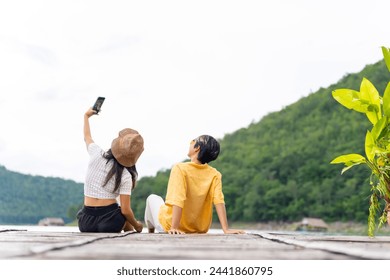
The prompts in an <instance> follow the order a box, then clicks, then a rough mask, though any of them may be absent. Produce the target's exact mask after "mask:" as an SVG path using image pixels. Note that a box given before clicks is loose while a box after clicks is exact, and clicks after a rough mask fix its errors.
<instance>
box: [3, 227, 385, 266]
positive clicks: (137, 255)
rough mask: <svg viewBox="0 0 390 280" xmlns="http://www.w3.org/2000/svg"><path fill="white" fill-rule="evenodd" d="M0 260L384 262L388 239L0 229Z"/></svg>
mask: <svg viewBox="0 0 390 280" xmlns="http://www.w3.org/2000/svg"><path fill="white" fill-rule="evenodd" d="M0 259H2V260H127V259H128V260H129V259H133V260H179V259H182V260H389V259H390V236H378V237H374V238H369V237H365V236H333V235H326V234H315V233H312V234H307V233H299V232H277V231H275V232H271V231H248V232H247V234H244V235H224V234H223V233H222V232H221V231H218V230H214V231H211V233H208V234H191V235H190V234H188V235H168V234H148V233H139V234H138V233H119V234H109V233H80V232H78V230H77V228H72V227H22V226H19V227H15V226H13V227H11V226H9V227H7V226H0Z"/></svg>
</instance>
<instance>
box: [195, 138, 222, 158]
mask: <svg viewBox="0 0 390 280" xmlns="http://www.w3.org/2000/svg"><path fill="white" fill-rule="evenodd" d="M194 140H195V145H194V148H197V147H200V150H199V154H198V160H199V161H200V162H201V163H202V164H205V163H209V162H211V161H213V160H216V159H217V157H218V155H219V152H220V147H219V143H218V141H217V140H215V138H214V137H212V136H210V135H201V136H199V137H198V138H196V139H194Z"/></svg>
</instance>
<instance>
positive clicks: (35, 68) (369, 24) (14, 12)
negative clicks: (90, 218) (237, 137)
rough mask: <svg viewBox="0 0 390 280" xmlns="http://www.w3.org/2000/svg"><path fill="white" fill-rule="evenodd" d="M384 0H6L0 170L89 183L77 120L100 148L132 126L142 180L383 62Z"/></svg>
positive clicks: (0, 59) (389, 35) (0, 39)
mask: <svg viewBox="0 0 390 280" xmlns="http://www.w3.org/2000/svg"><path fill="white" fill-rule="evenodd" d="M389 8H390V2H389V1H385V0H383V1H376V0H371V1H359V0H354V1H342V0H337V1H333V0H331V1H329V0H327V1H303V0H295V1H291V0H272V1H261V0H259V1H244V0H242V1H225V0H224V1H212V0H208V1H184V0H180V1H114V0H111V1H98V0H91V1H81V0H77V1H69V0H67V1H53V0H51V1H29V0H26V1H18V0H12V1H2V2H1V4H0V122H1V125H0V127H1V133H0V165H4V166H6V168H8V169H10V170H13V171H18V172H22V173H26V174H32V175H43V176H55V177H62V178H66V179H73V180H76V181H78V182H83V181H84V176H85V172H86V167H87V163H88V154H87V152H86V149H85V145H84V141H83V134H82V125H83V114H84V112H85V111H86V110H87V109H88V107H90V106H92V105H93V103H94V101H95V99H96V98H97V97H98V96H104V97H106V101H105V103H104V105H103V107H102V112H101V114H99V116H93V117H92V118H91V129H92V136H93V138H94V140H95V142H96V143H98V144H99V145H100V146H101V147H102V148H103V149H108V148H109V147H110V144H111V141H112V139H113V138H115V137H116V136H117V132H118V131H119V130H121V129H122V128H125V127H131V128H134V129H136V130H138V131H139V132H140V133H141V134H142V135H143V137H144V140H145V151H144V153H143V154H142V156H141V158H140V159H139V161H138V163H137V168H138V171H139V175H140V176H141V177H142V176H149V175H155V173H156V172H157V171H158V170H160V169H166V168H170V167H171V166H172V165H173V164H174V163H176V162H179V161H182V160H184V159H186V155H187V151H188V146H189V142H190V140H191V139H193V138H195V137H197V136H198V135H201V134H210V135H213V136H215V137H216V138H222V137H223V136H224V135H225V134H227V133H232V132H234V131H235V130H237V129H239V128H242V127H246V126H248V125H249V124H250V123H251V122H253V121H259V120H260V119H261V118H262V117H263V116H265V115H267V114H268V113H270V112H274V111H279V110H281V109H282V108H283V107H285V106H287V105H290V104H292V103H294V102H296V101H298V100H299V99H300V98H302V97H305V96H307V95H308V94H310V93H311V92H315V91H316V90H318V89H319V88H320V87H327V86H329V85H330V84H333V83H335V82H337V81H338V80H339V79H340V78H341V77H342V76H344V75H345V74H347V73H353V72H358V71H360V70H362V69H363V67H364V66H365V65H366V64H372V63H375V62H377V61H378V60H380V59H381V58H382V53H381V49H380V47H381V46H383V45H384V46H387V47H390V29H389V24H388V11H389V10H390V9H389Z"/></svg>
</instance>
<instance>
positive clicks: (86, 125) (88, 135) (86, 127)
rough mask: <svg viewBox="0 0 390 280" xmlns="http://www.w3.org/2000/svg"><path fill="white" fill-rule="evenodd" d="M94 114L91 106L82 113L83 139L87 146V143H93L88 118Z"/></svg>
mask: <svg viewBox="0 0 390 280" xmlns="http://www.w3.org/2000/svg"><path fill="white" fill-rule="evenodd" d="M94 114H96V111H94V110H92V108H89V109H88V111H87V112H85V114H84V141H85V144H86V145H87V147H88V145H89V144H91V143H93V139H92V136H91V128H90V127H89V118H90V117H91V116H93V115H94Z"/></svg>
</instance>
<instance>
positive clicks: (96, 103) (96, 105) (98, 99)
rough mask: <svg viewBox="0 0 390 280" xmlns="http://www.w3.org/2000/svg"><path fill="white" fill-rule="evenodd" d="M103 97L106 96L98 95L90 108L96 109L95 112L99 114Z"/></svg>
mask: <svg viewBox="0 0 390 280" xmlns="http://www.w3.org/2000/svg"><path fill="white" fill-rule="evenodd" d="M105 99H106V98H104V97H100V96H99V97H98V98H97V99H96V102H95V104H94V105H93V107H92V110H94V111H96V114H99V112H100V110H101V108H102V105H103V102H104V100H105Z"/></svg>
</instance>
